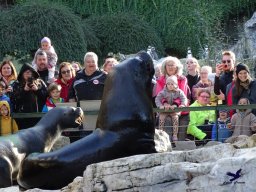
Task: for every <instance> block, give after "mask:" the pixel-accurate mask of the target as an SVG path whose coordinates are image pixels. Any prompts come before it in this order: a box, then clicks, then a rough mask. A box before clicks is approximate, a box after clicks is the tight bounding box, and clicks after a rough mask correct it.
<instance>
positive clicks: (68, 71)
mask: <svg viewBox="0 0 256 192" xmlns="http://www.w3.org/2000/svg"><path fill="white" fill-rule="evenodd" d="M66 73H70V70H67V71H61V74H63V75H65V74H66Z"/></svg>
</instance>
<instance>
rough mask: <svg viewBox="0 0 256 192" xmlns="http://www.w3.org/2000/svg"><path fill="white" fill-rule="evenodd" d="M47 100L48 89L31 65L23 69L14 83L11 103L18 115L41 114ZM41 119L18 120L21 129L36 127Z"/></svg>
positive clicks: (24, 66)
mask: <svg viewBox="0 0 256 192" xmlns="http://www.w3.org/2000/svg"><path fill="white" fill-rule="evenodd" d="M46 98H47V87H46V84H45V83H44V81H43V80H41V79H40V78H39V74H38V73H37V72H36V71H35V69H34V68H33V67H32V66H30V65H29V64H24V65H23V66H22V67H21V70H20V72H19V75H18V78H17V81H15V82H14V83H13V92H12V93H11V103H12V105H13V111H14V112H16V113H33V112H41V111H42V109H43V106H44V104H45V101H46ZM39 119H40V118H25V119H17V120H16V121H17V123H18V126H19V128H20V129H24V128H28V127H31V126H34V125H35V123H37V122H38V120H39Z"/></svg>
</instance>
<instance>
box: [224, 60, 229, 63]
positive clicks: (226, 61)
mask: <svg viewBox="0 0 256 192" xmlns="http://www.w3.org/2000/svg"><path fill="white" fill-rule="evenodd" d="M222 63H231V60H222Z"/></svg>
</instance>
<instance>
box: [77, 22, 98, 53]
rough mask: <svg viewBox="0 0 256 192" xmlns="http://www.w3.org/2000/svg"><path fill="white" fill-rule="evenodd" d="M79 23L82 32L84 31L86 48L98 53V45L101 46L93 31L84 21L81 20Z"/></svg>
mask: <svg viewBox="0 0 256 192" xmlns="http://www.w3.org/2000/svg"><path fill="white" fill-rule="evenodd" d="M81 24H82V27H83V32H84V39H85V42H86V44H87V50H88V51H93V52H97V54H100V53H101V51H100V50H99V47H100V46H101V41H100V39H99V38H98V37H97V36H96V35H95V31H94V30H93V28H92V27H91V26H90V25H89V24H88V23H86V22H85V21H82V23H81Z"/></svg>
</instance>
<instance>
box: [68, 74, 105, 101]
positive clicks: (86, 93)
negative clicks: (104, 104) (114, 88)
mask: <svg viewBox="0 0 256 192" xmlns="http://www.w3.org/2000/svg"><path fill="white" fill-rule="evenodd" d="M105 80H106V74H105V73H104V72H102V71H100V70H97V71H95V72H94V73H93V74H92V75H90V76H88V75H86V74H85V71H84V70H80V71H78V72H77V74H76V77H75V80H74V81H73V83H72V86H71V87H70V89H69V92H68V99H76V100H77V101H81V100H101V99H102V95H103V89H104V84H105Z"/></svg>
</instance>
